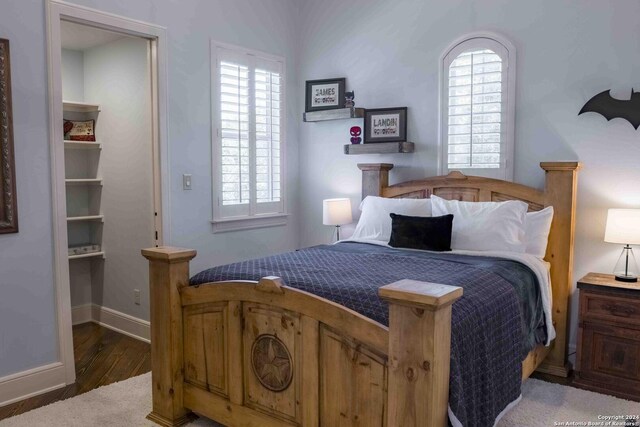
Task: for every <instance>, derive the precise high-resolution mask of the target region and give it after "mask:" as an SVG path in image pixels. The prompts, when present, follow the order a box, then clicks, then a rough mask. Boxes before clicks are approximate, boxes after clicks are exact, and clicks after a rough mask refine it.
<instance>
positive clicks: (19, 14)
mask: <svg viewBox="0 0 640 427" xmlns="http://www.w3.org/2000/svg"><path fill="white" fill-rule="evenodd" d="M5 3H6V4H5ZM76 3H78V4H81V5H84V6H89V7H94V8H96V9H100V10H103V11H106V12H110V13H115V14H119V15H124V16H127V17H130V18H133V19H138V20H142V21H146V22H150V23H155V24H159V25H162V26H165V27H167V28H168V31H167V34H168V58H169V68H168V78H169V82H168V83H169V85H168V86H169V94H168V100H169V105H168V117H169V123H168V125H169V126H168V128H169V145H170V147H169V163H170V168H171V169H170V180H169V181H170V185H171V189H170V193H171V205H170V206H169V207H167V209H170V213H171V235H170V236H166V240H167V242H169V243H171V244H174V245H178V246H186V247H192V248H195V249H197V250H198V252H199V255H198V257H197V258H196V260H195V262H194V267H193V272H196V271H198V270H201V269H203V268H205V267H208V266H211V265H214V264H223V263H227V262H230V261H236V260H240V259H247V258H252V257H257V256H263V255H266V254H269V253H273V252H284V251H287V250H291V249H294V248H296V247H297V246H298V212H297V204H296V200H297V193H298V185H297V183H298V161H297V159H298V148H297V147H298V141H297V138H296V136H297V134H298V122H299V118H300V114H299V113H300V109H299V106H298V103H297V98H296V96H295V90H296V88H297V85H296V82H297V81H298V80H299V79H298V75H297V69H296V67H295V64H296V63H297V61H296V57H295V55H296V43H297V38H296V28H297V20H298V1H297V0H215V1H199V0H188V1H180V2H170V1H162V2H160V1H156V0H139V1H135V2H132V1H128V0H116V1H112V0H78V1H76ZM0 37H5V38H9V39H10V40H11V49H12V58H11V62H12V64H11V65H12V71H13V75H12V77H13V102H14V117H13V121H14V127H15V138H16V163H17V165H16V167H17V183H18V203H19V206H18V207H19V213H20V228H21V232H20V234H14V235H4V236H0V273H1V274H0V296H1V297H0V377H2V376H4V375H8V374H11V373H14V372H19V371H22V370H25V369H29V368H32V367H35V366H39V365H43V364H45V363H48V362H52V361H54V360H55V359H56V326H55V322H56V320H55V319H56V316H55V306H54V288H53V267H52V260H53V253H52V246H53V243H52V220H51V182H50V176H51V174H50V155H49V147H48V144H49V141H48V129H47V126H48V125H47V122H48V113H47V64H46V34H45V18H44V2H43V1H42V0H7V1H6V2H4V3H3V7H2V13H0ZM210 38H213V39H216V40H219V41H222V42H227V43H233V44H237V45H241V46H245V47H248V48H252V49H257V50H262V51H265V52H268V53H272V54H277V55H282V56H284V57H285V58H286V61H287V67H286V74H287V79H288V83H287V87H286V90H287V93H288V96H287V120H288V122H287V136H288V139H287V164H286V165H287V178H288V179H289V186H288V193H287V200H288V201H287V204H288V209H289V212H290V213H291V216H290V218H289V223H288V225H287V226H286V227H278V228H266V229H258V230H251V231H247V232H235V233H225V234H213V233H212V229H211V224H210V222H209V221H210V219H211V203H212V200H211V198H212V196H211V194H212V193H211V179H210V177H211V148H210V147H211V132H210V126H211V120H210V113H211V108H210V53H209V39H210ZM183 173H191V174H193V185H194V189H193V190H192V191H183V190H182V178H181V176H182V174H183ZM141 286H145V284H141Z"/></svg>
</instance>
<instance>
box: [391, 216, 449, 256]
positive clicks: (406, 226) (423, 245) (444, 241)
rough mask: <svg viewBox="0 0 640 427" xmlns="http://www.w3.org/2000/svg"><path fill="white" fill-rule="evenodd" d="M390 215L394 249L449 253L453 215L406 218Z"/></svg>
mask: <svg viewBox="0 0 640 427" xmlns="http://www.w3.org/2000/svg"><path fill="white" fill-rule="evenodd" d="M390 215H391V239H390V240H389V246H393V247H394V248H409V249H424V250H427V251H450V250H451V229H452V227H453V215H451V214H449V215H443V216H431V217H420V216H406V215H398V214H394V213H392V214H390Z"/></svg>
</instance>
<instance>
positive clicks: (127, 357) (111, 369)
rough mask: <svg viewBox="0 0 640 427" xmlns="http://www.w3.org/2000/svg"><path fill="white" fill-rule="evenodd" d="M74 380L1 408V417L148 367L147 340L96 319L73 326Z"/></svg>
mask: <svg viewBox="0 0 640 427" xmlns="http://www.w3.org/2000/svg"><path fill="white" fill-rule="evenodd" d="M73 348H74V354H75V361H76V382H75V384H72V385H69V386H66V387H63V388H61V389H58V390H54V391H50V392H48V393H45V394H42V395H40V396H35V397H32V398H29V399H25V400H22V401H20V402H16V403H13V404H11V405H7V406H4V407H1V408H0V420H2V419H4V418H8V417H11V416H14V415H18V414H22V413H24V412H27V411H30V410H32V409H35V408H39V407H40V406H45V405H48V404H50V403H53V402H56V401H58V400H63V399H68V398H70V397H73V396H77V395H79V394H82V393H86V392H87V391H90V390H93V389H95V388H98V387H100V386H103V385H107V384H111V383H114V382H117V381H122V380H126V379H128V378H131V377H135V376H137V375H141V374H144V373H146V372H149V371H151V347H150V345H149V344H147V343H145V342H142V341H138V340H136V339H134V338H130V337H128V336H126V335H122V334H120V333H118V332H114V331H112V330H110V329H107V328H104V327H102V326H99V325H97V324H95V323H83V324H82V325H76V326H74V327H73Z"/></svg>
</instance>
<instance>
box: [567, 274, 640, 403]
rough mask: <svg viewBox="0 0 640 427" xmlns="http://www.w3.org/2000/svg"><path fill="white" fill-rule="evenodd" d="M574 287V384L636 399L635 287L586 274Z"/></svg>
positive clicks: (638, 318) (639, 373) (639, 383)
mask: <svg viewBox="0 0 640 427" xmlns="http://www.w3.org/2000/svg"><path fill="white" fill-rule="evenodd" d="M578 289H580V311H579V319H578V322H579V323H578V326H579V328H578V348H577V354H576V379H575V381H574V384H575V385H577V386H579V387H582V388H586V389H588V390H592V391H597V392H600V393H606V394H612V395H615V396H618V397H622V398H625V399H633V400H640V285H638V284H637V283H624V282H619V281H616V280H615V279H614V276H613V275H611V274H598V273H589V274H587V275H586V276H585V277H583V278H582V279H580V280H579V281H578Z"/></svg>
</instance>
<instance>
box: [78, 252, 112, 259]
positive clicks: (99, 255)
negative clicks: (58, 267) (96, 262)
mask: <svg viewBox="0 0 640 427" xmlns="http://www.w3.org/2000/svg"><path fill="white" fill-rule="evenodd" d="M84 258H102V259H105V258H106V256H105V253H104V252H103V251H100V252H91V253H89V254H81V255H69V259H70V260H74V259H84Z"/></svg>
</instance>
